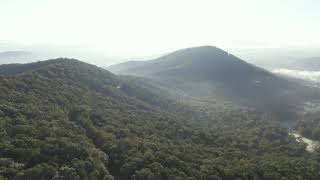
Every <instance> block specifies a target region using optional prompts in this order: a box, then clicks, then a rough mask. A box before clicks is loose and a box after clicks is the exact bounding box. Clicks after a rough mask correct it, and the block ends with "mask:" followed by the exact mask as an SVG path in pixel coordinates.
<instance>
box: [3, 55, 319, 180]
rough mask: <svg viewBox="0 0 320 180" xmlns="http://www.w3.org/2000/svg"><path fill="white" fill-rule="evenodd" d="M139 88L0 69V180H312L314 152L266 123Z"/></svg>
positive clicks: (63, 72) (243, 111)
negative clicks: (307, 150) (190, 103)
mask: <svg viewBox="0 0 320 180" xmlns="http://www.w3.org/2000/svg"><path fill="white" fill-rule="evenodd" d="M143 82H144V81H143V80H139V79H135V78H132V77H126V76H116V75H114V74H112V73H110V72H108V71H107V70H104V69H101V68H98V67H96V66H93V65H89V64H86V63H83V62H80V61H77V60H74V59H54V60H48V61H42V62H37V63H31V64H25V65H7V66H0V179H1V180H2V179H3V180H5V179H16V180H20V179H55V180H57V179H59V180H60V179H61V180H62V179H63V180H71V179H79V180H80V179H81V180H85V179H89V180H91V179H92V180H93V179H105V180H112V179H119V180H120V179H121V180H125V179H132V180H154V179H160V180H185V179H190V180H191V179H194V180H195V179H200V180H201V179H203V180H207V179H208V180H218V179H223V180H229V179H230V180H231V179H266V180H267V179H268V180H269V179H281V180H284V179H290V180H291V179H314V180H316V179H319V178H320V175H319V171H320V159H319V158H318V157H319V152H318V151H316V152H314V153H308V152H306V151H305V144H302V143H298V142H297V141H296V140H295V138H294V137H293V136H290V135H288V131H287V130H286V129H284V128H280V127H279V126H277V125H276V124H274V122H273V121H272V120H270V118H268V116H264V115H263V114H260V113H257V112H256V111H254V110H252V109H248V108H245V107H241V108H239V107H236V106H224V105H223V104H219V105H216V106H212V107H211V106H209V107H206V109H203V108H202V107H201V106H190V105H189V104H184V103H183V102H180V101H176V100H175V99H172V98H169V97H168V96H166V89H165V88H164V89H158V88H157V87H153V86H152V85H150V84H147V82H146V83H145V84H142V83H143ZM168 94H170V93H169V92H168Z"/></svg>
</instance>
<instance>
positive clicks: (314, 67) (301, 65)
mask: <svg viewBox="0 0 320 180" xmlns="http://www.w3.org/2000/svg"><path fill="white" fill-rule="evenodd" d="M287 68H290V69H297V70H309V71H320V57H312V58H304V59H299V60H294V61H292V62H291V63H290V64H288V65H287Z"/></svg>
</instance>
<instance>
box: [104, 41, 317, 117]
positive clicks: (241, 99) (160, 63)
mask: <svg viewBox="0 0 320 180" xmlns="http://www.w3.org/2000/svg"><path fill="white" fill-rule="evenodd" d="M108 69H109V70H110V71H112V72H114V73H117V74H127V75H135V76H140V77H148V78H151V79H153V80H155V81H158V82H160V83H162V84H165V85H166V86H167V87H169V88H176V89H179V90H181V91H183V92H185V93H186V94H188V95H190V96H192V97H197V98H202V99H204V100H208V99H222V100H223V101H231V102H233V103H236V104H238V105H241V106H249V107H254V108H256V109H258V110H259V111H262V112H266V113H270V114H272V115H274V117H275V118H277V119H279V120H281V121H286V120H295V119H296V112H297V109H299V108H300V107H299V106H301V105H302V104H303V103H304V102H305V101H307V100H310V94H311V92H312V91H311V89H310V88H309V87H306V86H304V85H302V84H301V83H299V82H298V81H296V80H293V79H288V78H283V77H280V76H277V75H275V74H272V73H271V72H269V71H266V70H264V69H262V68H259V67H257V66H254V65H252V64H249V63H247V62H245V61H243V60H242V59H240V58H238V57H236V56H234V55H232V54H229V53H228V52H226V51H224V50H222V49H219V48H216V47H213V46H200V47H193V48H186V49H182V50H178V51H175V52H172V53H169V54H167V55H165V56H162V57H159V58H157V59H154V60H150V61H131V62H126V63H122V64H118V65H113V66H110V67H109V68H108ZM313 94H314V93H313ZM313 98H318V99H319V98H320V97H319V96H318V97H313Z"/></svg>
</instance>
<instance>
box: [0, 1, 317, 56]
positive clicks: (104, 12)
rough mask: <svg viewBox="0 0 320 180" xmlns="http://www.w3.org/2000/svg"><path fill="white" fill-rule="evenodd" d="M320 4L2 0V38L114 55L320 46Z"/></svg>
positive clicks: (312, 2) (299, 2)
mask: <svg viewBox="0 0 320 180" xmlns="http://www.w3.org/2000/svg"><path fill="white" fill-rule="evenodd" d="M319 9H320V1H318V0H261V1H257V0H223V1H222V0H157V1H154V0H24V1H23V0H1V1H0V22H1V28H0V41H13V42H18V43H24V44H41V43H46V44H54V45H79V46H87V47H90V48H94V49H98V50H101V51H103V50H108V51H109V52H113V54H114V55H126V56H128V55H132V56H138V55H152V54H159V53H163V52H167V51H170V50H172V49H179V48H184V47H190V46H199V45H216V46H219V47H222V48H223V47H237V48H245V47H255V48H259V47H292V46H293V47H294V46H301V47H317V46H319V45H320V36H319V32H320V11H319Z"/></svg>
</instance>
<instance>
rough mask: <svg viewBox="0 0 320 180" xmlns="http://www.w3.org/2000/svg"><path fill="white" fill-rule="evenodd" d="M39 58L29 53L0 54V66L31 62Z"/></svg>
mask: <svg viewBox="0 0 320 180" xmlns="http://www.w3.org/2000/svg"><path fill="white" fill-rule="evenodd" d="M37 57H38V56H37V55H36V54H34V53H32V52H28V51H4V52H0V64H10V63H12V62H15V63H23V62H30V61H32V60H34V59H36V58H37Z"/></svg>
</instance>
